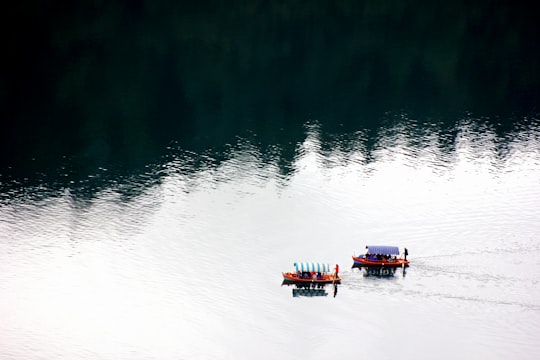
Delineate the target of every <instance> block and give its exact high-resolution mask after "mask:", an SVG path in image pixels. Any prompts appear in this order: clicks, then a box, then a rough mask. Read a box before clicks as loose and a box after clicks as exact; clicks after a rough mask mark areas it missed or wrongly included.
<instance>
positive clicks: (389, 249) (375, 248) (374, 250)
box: [368, 245, 399, 255]
mask: <svg viewBox="0 0 540 360" xmlns="http://www.w3.org/2000/svg"><path fill="white" fill-rule="evenodd" d="M368 252H369V253H370V254H382V255H399V248H398V247H397V246H379V245H368Z"/></svg>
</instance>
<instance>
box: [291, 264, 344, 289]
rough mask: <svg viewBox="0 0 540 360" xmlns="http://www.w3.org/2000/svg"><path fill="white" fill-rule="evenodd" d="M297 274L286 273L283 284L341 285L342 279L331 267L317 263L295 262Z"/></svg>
mask: <svg viewBox="0 0 540 360" xmlns="http://www.w3.org/2000/svg"><path fill="white" fill-rule="evenodd" d="M294 267H295V270H296V271H295V272H284V273H282V274H283V284H287V285H290V284H339V283H340V282H341V277H340V276H339V275H338V274H336V272H335V271H333V270H332V268H331V267H330V265H328V264H324V263H317V262H295V263H294Z"/></svg>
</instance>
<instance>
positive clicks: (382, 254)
mask: <svg viewBox="0 0 540 360" xmlns="http://www.w3.org/2000/svg"><path fill="white" fill-rule="evenodd" d="M366 248H367V251H366V254H365V255H359V256H353V257H352V259H353V261H354V264H353V266H378V267H380V266H386V267H405V266H409V260H407V255H408V251H407V249H405V257H403V258H402V257H398V256H399V248H398V247H397V246H378V245H377V246H376V245H368V246H366Z"/></svg>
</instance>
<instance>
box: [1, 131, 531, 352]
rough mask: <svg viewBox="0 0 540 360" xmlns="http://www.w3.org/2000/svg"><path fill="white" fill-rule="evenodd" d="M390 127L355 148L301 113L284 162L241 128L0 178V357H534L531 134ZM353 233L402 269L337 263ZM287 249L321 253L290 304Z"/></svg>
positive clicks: (290, 253) (302, 255) (354, 245)
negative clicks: (129, 172)
mask: <svg viewBox="0 0 540 360" xmlns="http://www.w3.org/2000/svg"><path fill="white" fill-rule="evenodd" d="M400 126H401V128H390V129H387V130H385V131H381V134H380V137H379V138H378V139H377V140H376V141H375V143H374V144H373V145H372V148H371V150H370V153H369V154H368V153H367V152H366V151H367V150H366V147H365V140H364V138H363V135H362V134H361V133H358V134H349V135H348V136H347V137H346V138H345V137H341V138H339V139H337V138H336V139H334V140H333V141H332V142H331V143H328V144H325V145H324V146H323V144H321V135H320V132H319V131H320V129H319V127H318V125H317V124H316V123H310V124H306V127H305V131H306V137H305V140H304V141H303V142H302V143H299V144H297V150H296V155H295V157H294V161H293V162H292V164H291V171H289V172H288V173H285V174H284V173H283V172H282V171H281V170H280V166H279V165H278V164H277V163H275V162H274V161H272V160H267V161H263V155H262V154H261V153H260V151H259V150H257V148H256V147H255V146H253V145H252V144H250V142H249V141H248V140H245V139H239V140H238V143H237V144H234V146H232V148H231V149H230V152H229V153H228V154H227V159H223V160H221V161H219V162H217V161H214V160H213V159H212V158H209V156H207V157H206V158H202V157H204V156H202V155H196V154H192V153H185V152H182V151H180V150H178V149H175V148H173V147H172V146H171V148H170V150H169V154H168V155H167V156H166V157H164V158H163V159H162V161H161V162H159V163H155V164H151V165H152V166H149V167H148V169H147V171H146V172H145V173H142V174H137V175H134V176H132V177H130V178H121V179H120V180H115V177H114V176H113V177H111V178H110V179H109V180H106V181H107V182H108V183H107V186H106V187H104V188H103V189H99V190H97V191H96V192H95V194H94V195H92V196H91V197H86V198H85V197H84V196H81V195H77V194H75V193H74V192H73V191H72V189H70V187H65V188H61V189H56V190H52V189H48V188H47V187H46V186H45V185H41V186H36V187H33V188H29V187H26V188H24V190H20V191H15V190H11V193H10V194H11V195H10V196H7V197H4V200H3V202H2V205H1V207H0V218H1V219H2V222H1V228H0V231H1V232H0V234H1V237H0V240H1V241H0V247H1V254H2V261H1V262H0V263H1V265H0V266H1V271H0V288H1V292H0V293H1V296H0V313H1V314H0V316H1V318H2V319H3V321H2V322H1V324H0V338H1V339H2V346H1V350H0V354H1V355H2V357H3V358H7V359H20V358H25V359H42V358H48V359H53V358H73V359H75V358H76V359H93V358H110V359H113V358H114V359H173V358H174V359H192V358H231V359H233V358H253V357H257V358H264V359H275V358H281V359H289V358H290V359H293V358H298V357H306V358H310V359H319V358H320V359H322V358H328V357H334V358H345V357H350V356H354V355H355V354H358V352H359V351H362V350H367V351H376V352H380V354H379V357H380V358H390V357H392V356H394V352H396V353H397V354H399V356H401V357H403V358H426V359H427V358H432V357H433V356H439V357H442V358H453V357H462V358H473V357H475V358H476V357H482V358H485V357H489V358H501V359H502V358H508V357H520V358H522V359H533V358H534V357H535V356H536V355H535V354H536V353H537V352H538V351H539V350H540V344H539V343H538V342H537V341H536V335H537V334H538V333H539V331H540V325H539V324H540V303H539V299H540V287H539V286H538V275H539V273H540V265H539V264H538V263H536V262H535V261H534V256H535V255H536V253H537V252H538V250H539V246H540V245H539V244H540V243H539V241H538V240H539V239H538V234H539V233H540V232H539V230H540V228H539V225H538V217H539V215H540V187H539V186H538V185H539V180H540V150H539V149H540V146H539V140H540V127H539V126H538V124H536V125H535V126H534V127H533V126H530V127H529V128H528V130H527V131H520V130H517V131H516V132H515V133H512V134H509V135H507V138H506V139H500V138H499V137H498V136H497V135H496V134H495V133H494V132H492V131H490V130H489V128H486V127H478V126H477V125H475V124H473V123H470V122H469V123H468V122H463V123H462V124H461V125H460V127H459V129H458V132H457V135H456V138H455V143H454V147H453V149H452V150H448V149H447V148H446V147H445V146H442V145H441V142H440V141H439V140H438V138H441V136H440V135H441V134H437V133H435V132H430V133H426V134H425V136H419V135H414V133H415V130H418V129H415V123H414V122H411V121H408V122H404V123H403V124H401V125H400ZM324 148H329V149H330V150H324ZM193 163H198V164H199V165H197V166H194V165H193ZM188 170H189V171H188ZM101 171H102V172H107V171H109V170H108V169H101ZM157 178H159V180H156V179H157ZM149 179H154V180H153V181H150V180H149ZM104 181H105V180H104ZM77 186H79V187H80V186H81V185H80V184H75V185H73V186H72V187H77ZM125 187H129V188H132V189H137V188H140V189H141V190H139V191H138V192H136V193H134V194H127V195H126V190H124V189H123V188H125ZM370 244H372V245H374V244H388V245H396V246H400V247H401V248H403V247H405V246H406V247H407V248H408V250H409V254H410V255H409V259H410V260H411V266H410V267H409V268H406V269H401V268H400V269H398V270H397V271H396V272H395V273H394V274H391V275H386V276H377V274H370V273H368V272H367V271H365V270H361V269H356V268H354V269H353V268H351V266H352V259H351V256H352V255H353V254H359V253H363V251H364V247H365V245H370ZM296 261H322V262H328V263H330V264H332V265H333V264H334V263H337V264H339V265H340V267H341V269H342V270H341V273H342V277H343V281H342V284H341V285H339V286H338V288H337V294H336V296H335V297H334V296H333V289H328V292H327V294H328V295H327V296H318V297H309V296H296V297H293V289H292V287H288V286H281V281H282V277H281V272H282V271H291V270H292V269H293V263H294V262H296ZM389 344H390V345H389ZM464 352H465V354H464Z"/></svg>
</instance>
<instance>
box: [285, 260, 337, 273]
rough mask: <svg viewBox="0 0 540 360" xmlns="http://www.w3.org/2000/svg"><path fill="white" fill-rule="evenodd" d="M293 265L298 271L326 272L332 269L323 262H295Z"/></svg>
mask: <svg viewBox="0 0 540 360" xmlns="http://www.w3.org/2000/svg"><path fill="white" fill-rule="evenodd" d="M294 267H295V268H296V271H297V272H298V271H300V272H304V271H307V272H311V271H314V272H321V273H326V272H330V271H332V270H331V269H330V265H328V264H323V263H318V262H295V263H294Z"/></svg>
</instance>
